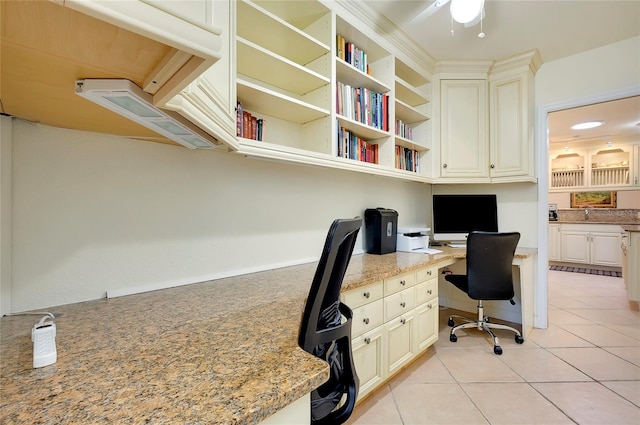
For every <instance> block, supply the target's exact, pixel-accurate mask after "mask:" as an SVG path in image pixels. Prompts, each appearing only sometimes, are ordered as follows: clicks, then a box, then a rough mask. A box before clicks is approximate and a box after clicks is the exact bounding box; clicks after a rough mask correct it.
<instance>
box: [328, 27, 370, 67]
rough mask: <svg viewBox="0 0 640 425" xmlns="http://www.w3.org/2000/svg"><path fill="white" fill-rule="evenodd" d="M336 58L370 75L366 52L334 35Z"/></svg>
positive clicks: (338, 35)
mask: <svg viewBox="0 0 640 425" xmlns="http://www.w3.org/2000/svg"><path fill="white" fill-rule="evenodd" d="M336 56H337V57H339V58H340V59H342V60H343V61H345V62H347V63H348V64H350V65H351V66H353V67H354V68H356V69H358V70H360V71H362V72H364V73H366V74H367V75H371V67H369V59H368V57H367V52H365V51H364V50H362V49H360V48H359V47H357V46H356V45H355V44H353V43H351V42H350V41H347V40H346V39H345V38H344V37H343V36H342V35H340V34H337V35H336Z"/></svg>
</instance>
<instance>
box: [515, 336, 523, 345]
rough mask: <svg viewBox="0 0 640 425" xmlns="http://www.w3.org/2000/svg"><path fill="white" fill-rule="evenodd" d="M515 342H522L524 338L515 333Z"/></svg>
mask: <svg viewBox="0 0 640 425" xmlns="http://www.w3.org/2000/svg"><path fill="white" fill-rule="evenodd" d="M516 342H517V343H518V344H522V343H523V342H524V338H523V337H522V336H520V335H516Z"/></svg>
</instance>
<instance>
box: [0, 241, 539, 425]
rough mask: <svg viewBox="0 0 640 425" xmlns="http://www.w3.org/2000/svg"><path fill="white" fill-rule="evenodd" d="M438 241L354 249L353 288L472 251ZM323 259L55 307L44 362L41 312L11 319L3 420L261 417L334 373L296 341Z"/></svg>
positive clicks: (0, 327)
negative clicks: (38, 354) (34, 334)
mask: <svg viewBox="0 0 640 425" xmlns="http://www.w3.org/2000/svg"><path fill="white" fill-rule="evenodd" d="M439 249H441V250H442V251H443V252H442V253H440V254H434V255H426V254H413V253H403V252H398V253H394V254H387V255H382V256H378V255H370V254H362V255H354V256H353V258H352V260H351V263H350V265H349V268H348V269H347V274H346V276H345V279H344V284H343V290H348V289H353V288H357V287H359V286H362V285H366V284H368V283H372V282H375V281H378V280H380V279H384V278H386V277H390V276H394V275H397V274H399V273H401V272H405V271H411V270H415V269H418V268H422V267H426V266H430V265H435V264H443V265H447V264H451V263H452V262H454V261H456V260H457V259H460V258H464V256H465V251H464V250H463V249H450V248H447V247H441V248H439ZM535 252H536V250H535V249H527V248H524V249H518V251H517V253H516V254H517V255H516V257H518V256H520V257H522V258H526V257H529V256H531V255H533V254H534V253H535ZM316 265H317V263H309V264H303V265H299V266H293V267H286V268H281V269H276V270H270V271H265V272H259V273H253V274H247V275H243V276H236V277H230V278H226V279H219V280H215V281H209V282H204V283H198V284H192V285H186V286H181V287H177V288H171V289H165V290H160V291H155V292H148V293H143V294H137V295H130V296H125V297H120V298H112V299H101V300H96V301H89V302H83V303H78V304H70V305H65V306H60V307H55V308H50V309H48V311H50V312H52V313H54V314H55V315H56V316H57V319H56V320H55V322H56V326H57V339H56V342H57V350H58V361H57V362H56V363H55V364H53V365H51V366H47V367H44V368H40V369H33V368H32V361H33V360H32V353H33V345H32V342H31V339H30V332H31V327H32V326H33V325H34V324H35V323H36V322H37V321H38V320H39V319H40V317H41V315H37V316H28V315H16V316H6V317H3V318H2V319H0V333H1V339H0V362H1V363H0V366H1V367H0V422H1V423H2V424H4V425H9V424H25V423H29V424H64V423H77V424H96V423H154V424H176V423H215V424H222V423H224V424H254V423H258V422H260V421H261V420H263V419H265V418H267V417H268V416H271V415H272V414H273V413H275V412H276V411H279V410H281V409H282V408H284V407H286V406H287V405H289V404H290V403H292V402H293V401H295V400H297V399H299V398H300V397H302V396H304V395H305V394H307V393H309V392H310V391H312V390H313V389H314V388H316V387H318V386H319V385H320V384H321V383H323V382H324V381H326V379H327V378H328V376H329V372H328V367H327V365H326V364H325V363H324V362H322V361H320V360H318V359H316V358H315V357H313V356H311V355H309V354H307V353H306V352H304V351H303V350H302V349H300V348H299V347H298V344H297V337H298V331H299V325H300V319H301V314H302V310H303V308H304V302H305V299H306V296H307V294H308V291H309V288H310V285H311V281H312V279H313V274H314V272H315V269H316Z"/></svg>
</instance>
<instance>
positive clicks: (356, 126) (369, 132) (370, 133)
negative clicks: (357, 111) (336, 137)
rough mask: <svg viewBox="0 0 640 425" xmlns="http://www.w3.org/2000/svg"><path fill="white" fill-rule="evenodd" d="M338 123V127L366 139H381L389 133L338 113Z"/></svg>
mask: <svg viewBox="0 0 640 425" xmlns="http://www.w3.org/2000/svg"><path fill="white" fill-rule="evenodd" d="M338 124H339V125H340V127H344V128H346V129H347V130H349V131H352V132H354V133H355V134H356V135H358V136H359V137H361V138H363V139H365V140H367V141H374V140H376V139H382V138H384V137H389V136H390V133H389V132H387V131H383V130H379V129H377V128H374V127H371V126H368V125H366V124H362V123H360V122H358V121H354V120H352V119H349V118H347V117H344V116H342V115H338Z"/></svg>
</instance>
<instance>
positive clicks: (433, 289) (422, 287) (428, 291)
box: [416, 279, 438, 305]
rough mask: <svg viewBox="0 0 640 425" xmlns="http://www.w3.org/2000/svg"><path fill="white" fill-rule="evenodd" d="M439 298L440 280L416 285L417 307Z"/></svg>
mask: <svg viewBox="0 0 640 425" xmlns="http://www.w3.org/2000/svg"><path fill="white" fill-rule="evenodd" d="M437 296H438V279H431V280H427V281H426V282H422V283H418V284H417V285H416V305H420V304H422V303H424V302H427V301H429V300H430V299H431V298H433V297H437Z"/></svg>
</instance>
